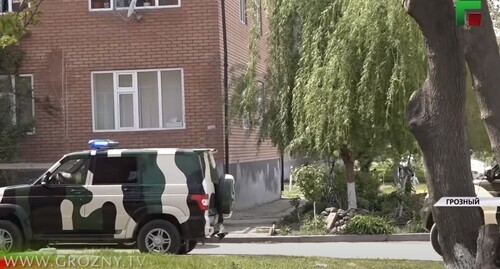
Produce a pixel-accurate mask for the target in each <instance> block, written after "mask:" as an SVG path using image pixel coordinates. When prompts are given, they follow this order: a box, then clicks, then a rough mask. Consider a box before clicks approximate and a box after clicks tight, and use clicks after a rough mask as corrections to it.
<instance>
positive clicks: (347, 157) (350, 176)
mask: <svg viewBox="0 0 500 269" xmlns="http://www.w3.org/2000/svg"><path fill="white" fill-rule="evenodd" d="M340 155H341V158H342V161H343V162H344V166H345V171H346V177H347V209H351V208H358V203H357V200H356V177H355V175H354V160H353V159H352V153H351V151H350V150H349V149H347V148H344V149H342V150H341V152H340Z"/></svg>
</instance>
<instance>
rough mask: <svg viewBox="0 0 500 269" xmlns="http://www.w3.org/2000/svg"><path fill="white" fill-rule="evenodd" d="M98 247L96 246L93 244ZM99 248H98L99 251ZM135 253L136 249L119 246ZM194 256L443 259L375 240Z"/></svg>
mask: <svg viewBox="0 0 500 269" xmlns="http://www.w3.org/2000/svg"><path fill="white" fill-rule="evenodd" d="M88 248H89V246H87V247H85V246H83V247H75V246H64V247H63V246H57V254H82V253H88V251H89V250H88ZM90 248H96V247H90ZM98 249H99V248H98V247H97V250H98ZM116 251H118V252H129V253H134V252H137V251H138V250H135V249H116ZM191 254H192V255H278V256H306V257H329V258H343V259H405V260H427V261H442V258H441V256H439V255H437V254H436V253H435V252H434V250H433V249H432V247H431V244H430V243H428V242H372V243H344V242H335V243H220V244H219V243H207V244H205V245H202V244H198V246H196V248H195V249H194V250H193V251H192V252H191Z"/></svg>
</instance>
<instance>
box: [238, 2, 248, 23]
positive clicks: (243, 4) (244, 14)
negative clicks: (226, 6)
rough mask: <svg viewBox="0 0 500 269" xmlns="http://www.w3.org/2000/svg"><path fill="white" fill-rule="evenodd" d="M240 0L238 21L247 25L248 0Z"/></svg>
mask: <svg viewBox="0 0 500 269" xmlns="http://www.w3.org/2000/svg"><path fill="white" fill-rule="evenodd" d="M239 1H240V14H239V15H240V22H241V23H243V24H244V25H248V14H247V1H248V0H239Z"/></svg>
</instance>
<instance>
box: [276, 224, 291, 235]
mask: <svg viewBox="0 0 500 269" xmlns="http://www.w3.org/2000/svg"><path fill="white" fill-rule="evenodd" d="M279 231H280V232H279V234H280V235H289V234H290V233H292V228H290V227H289V226H288V225H283V226H281V227H280V230H279Z"/></svg>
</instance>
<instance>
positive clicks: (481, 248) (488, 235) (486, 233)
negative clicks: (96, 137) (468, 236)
mask: <svg viewBox="0 0 500 269" xmlns="http://www.w3.org/2000/svg"><path fill="white" fill-rule="evenodd" d="M498 237H499V234H498V225H497V224H487V225H484V226H481V228H480V229H479V237H478V238H477V247H478V253H477V257H476V268H481V269H495V268H498V267H499V264H498V257H499V256H498V254H499V253H498V241H499V238H498Z"/></svg>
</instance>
